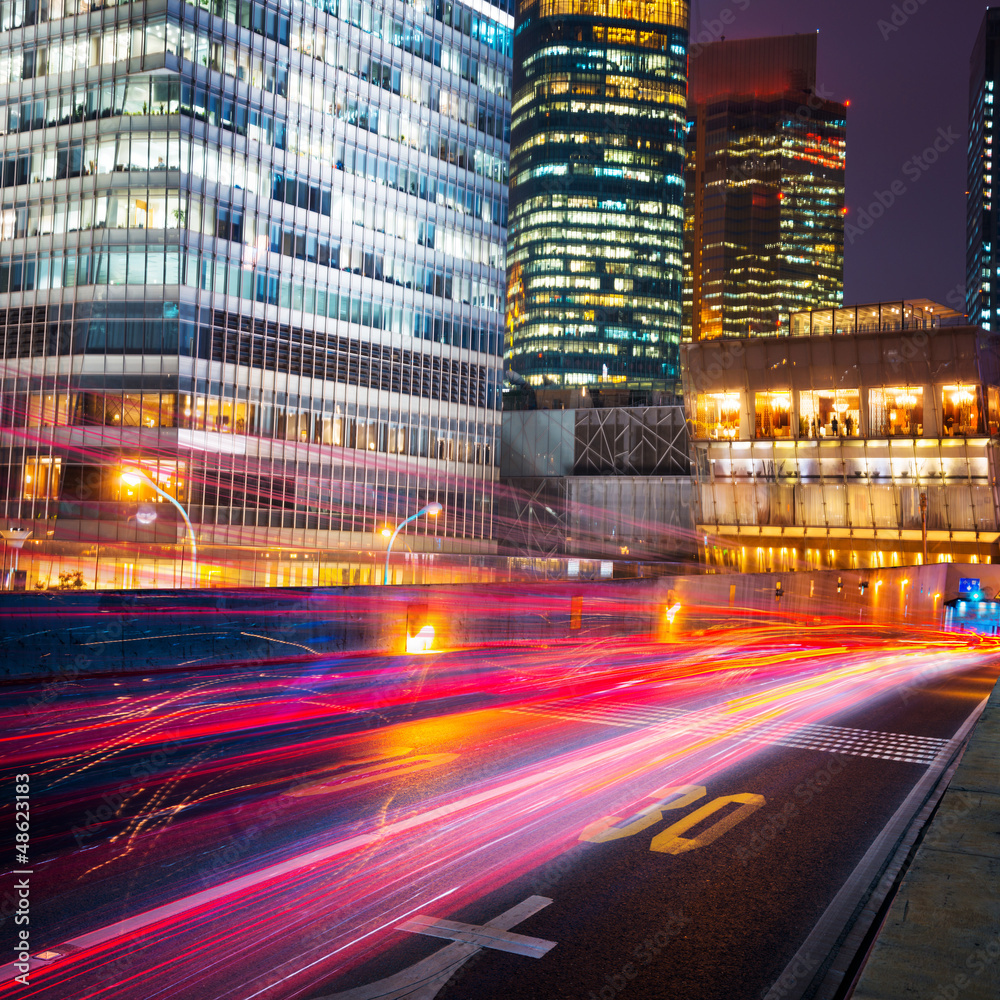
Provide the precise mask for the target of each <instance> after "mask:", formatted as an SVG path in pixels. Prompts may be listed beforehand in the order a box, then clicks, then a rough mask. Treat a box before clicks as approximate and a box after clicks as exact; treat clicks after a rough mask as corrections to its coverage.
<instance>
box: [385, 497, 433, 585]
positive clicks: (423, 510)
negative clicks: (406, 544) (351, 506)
mask: <svg viewBox="0 0 1000 1000" xmlns="http://www.w3.org/2000/svg"><path fill="white" fill-rule="evenodd" d="M442 510H444V508H443V507H442V506H441V504H439V503H438V502H437V501H435V502H434V503H429V504H428V505H427V506H426V507H421V508H420V510H418V511H417V512H416V514H411V515H410V516H409V517H408V518H406V519H405V520H403V521H400V522H399V524H397V525H396V530H395V531H393V532H391V533H390V532H389V529H388V528H383V529H382V534H383V535H388V536H389V545H388V547H387V548H386V550H385V576H384V578H383V580H382V583H383V585H384V586H387V585H388V583H389V555H390V553H391V552H392V543H393V542H394V541H395V540H396V535H398V534H399V532H400V529H401V528H402V527H403V525H404V524H409V523H410V521H415V520H416V519H417V518H418V517H423V515H424V514H427V515H428V516H429V517H437V516H438V514H440V513H441V511H442Z"/></svg>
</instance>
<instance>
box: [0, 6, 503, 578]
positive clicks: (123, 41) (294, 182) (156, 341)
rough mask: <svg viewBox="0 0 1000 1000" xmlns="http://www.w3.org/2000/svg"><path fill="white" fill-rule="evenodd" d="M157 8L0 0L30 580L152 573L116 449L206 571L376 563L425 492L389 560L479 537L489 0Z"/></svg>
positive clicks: (155, 551) (166, 561)
mask: <svg viewBox="0 0 1000 1000" xmlns="http://www.w3.org/2000/svg"><path fill="white" fill-rule="evenodd" d="M157 10H159V11H160V13H156V12H150V9H149V8H147V7H146V6H145V5H141V4H133V3H119V4H117V5H116V4H115V3H114V0H111V2H110V3H101V4H92V3H86V2H84V0H53V2H50V3H48V4H34V3H28V4H25V3H4V4H3V5H2V11H0V85H2V88H3V100H2V102H0V136H2V138H3V150H2V154H0V155H2V158H3V164H2V171H0V187H2V196H3V206H2V215H0V221H2V231H0V240H2V243H0V339H2V340H3V344H4V352H5V353H4V361H3V366H2V371H0V377H2V382H0V392H2V402H3V408H2V414H0V449H2V450H0V480H2V487H0V503H2V510H0V513H2V516H3V517H4V519H5V520H6V521H7V522H8V523H9V524H11V525H16V526H20V527H22V528H24V529H30V530H31V531H32V532H33V537H32V539H31V540H30V541H29V542H28V543H27V545H28V547H27V548H26V549H25V553H24V556H25V558H26V559H28V562H29V563H30V564H31V565H43V564H44V565H48V567H49V570H48V571H46V572H42V571H39V573H38V577H39V579H38V583H39V584H44V583H45V582H46V581H48V582H49V583H51V584H55V583H56V575H57V572H58V571H59V568H60V566H66V567H67V568H69V569H72V568H73V567H79V568H80V570H81V571H82V573H83V577H84V582H85V584H86V586H88V587H93V586H95V585H98V586H102V587H104V586H113V585H118V586H133V585H134V586H139V585H140V584H141V585H143V586H150V585H158V586H174V585H177V584H178V583H179V582H180V580H181V579H182V574H181V573H180V571H179V570H178V569H177V563H178V561H179V559H180V558H181V556H182V553H183V551H184V548H185V537H186V536H185V530H184V526H183V524H180V523H179V522H178V519H177V515H175V513H174V511H173V509H172V505H171V504H169V503H165V502H162V498H160V497H158V496H157V495H155V494H154V493H153V492H152V491H151V490H149V488H148V487H147V486H146V485H145V484H144V483H143V482H139V483H138V484H137V485H131V484H129V483H127V482H125V481H123V480H122V478H121V472H122V469H123V468H125V467H128V466H136V467H138V468H140V469H141V470H143V471H144V473H146V474H148V476H149V477H151V479H152V481H154V482H156V483H158V484H159V485H160V486H161V487H162V488H163V489H164V490H165V491H168V492H169V494H170V495H171V496H173V497H175V498H176V499H177V500H178V501H180V502H181V503H183V504H184V505H185V507H186V509H187V511H188V512H189V513H190V516H191V520H192V521H193V523H194V528H195V532H196V534H197V539H198V554H199V566H200V567H201V569H202V575H201V578H200V582H201V583H202V584H203V585H214V584H221V583H255V582H256V583H258V584H307V583H313V584H315V583H342V582H352V583H353V582H364V580H365V579H366V578H367V579H372V578H374V579H376V580H377V579H380V578H381V577H380V576H374V577H373V574H372V571H371V569H370V567H372V566H374V567H377V566H378V563H379V558H380V557H379V551H378V550H379V549H381V554H382V555H381V558H383V559H384V553H385V539H384V538H383V537H382V535H381V529H382V528H383V527H384V526H385V525H386V524H389V525H395V524H396V523H398V522H399V521H400V520H402V518H403V517H405V516H407V515H409V514H411V513H413V512H415V511H416V510H418V509H420V508H421V507H422V506H423V505H425V504H427V503H428V502H440V503H441V504H442V506H443V511H442V513H441V515H440V516H439V517H437V518H436V519H431V518H421V519H420V520H419V521H417V522H415V523H414V524H412V525H408V526H407V529H406V533H405V534H404V535H403V536H401V537H400V539H399V542H398V543H397V546H396V549H395V550H394V553H395V552H399V553H402V554H403V555H405V550H406V547H408V548H409V549H410V550H412V551H413V552H414V553H415V554H419V553H420V552H440V553H477V552H489V551H492V550H493V549H494V548H495V546H493V544H492V543H491V542H490V538H491V534H492V507H491V505H492V492H493V482H494V479H495V469H496V463H497V449H496V447H495V436H496V434H497V432H498V423H499V410H498V407H499V380H500V374H501V368H500V365H501V362H500V357H501V355H502V350H503V305H502V303H503V297H504V280H505V279H504V270H503V260H504V250H505V242H506V234H505V225H506V214H507V206H506V179H507V178H506V169H507V168H506V163H507V160H508V140H509V120H510V94H509V89H510V73H511V58H510V49H511V32H512V29H513V19H512V17H511V15H510V13H509V12H508V8H507V4H506V0H503V2H502V3H499V4H491V3H488V2H484V0H470V3H469V4H468V5H463V4H461V3H457V2H449V3H447V4H445V3H437V2H435V0H419V2H413V0H410V2H404V0H387V2H385V3H382V2H380V3H378V4H373V3H372V2H370V0H354V2H351V3H348V2H346V0H309V2H302V3H295V4H289V3H288V2H287V0H285V2H283V3H281V4H280V5H279V4H275V3H269V4H265V3H262V2H256V0H254V2H250V0H230V2H229V3H221V2H216V0H212V2H211V3H207V2H203V3H201V4H197V5H196V4H194V3H183V2H179V3H172V4H169V5H162V6H160V7H158V8H157ZM143 546H145V547H143ZM116 547H117V548H116ZM290 549H297V550H300V552H301V556H302V558H301V559H299V560H298V561H296V562H295V563H288V562H283V563H282V565H283V566H284V567H285V569H283V570H282V571H280V572H274V571H272V570H273V568H274V567H275V564H276V563H277V562H281V561H282V556H281V553H282V551H286V550H290ZM365 549H367V550H371V551H369V552H368V555H367V556H365V557H364V558H365V559H367V564H366V566H367V567H368V568H364V567H362V568H363V569H364V571H363V572H361V573H360V575H359V571H358V566H357V562H356V560H354V563H355V565H354V568H353V569H352V568H351V563H352V560H353V557H352V556H351V553H356V552H358V551H360V550H365ZM44 552H50V553H51V558H50V559H49V562H48V563H47V564H45V561H44V558H42V554H43V553H44ZM310 552H311V553H313V554H312V555H309V553H310ZM32 553H34V555H32ZM324 553H325V555H324ZM298 554H299V553H296V555H298ZM29 556H30V558H29ZM292 558H295V556H292ZM266 560H267V561H266ZM307 560H308V561H309V566H308V567H306V566H305V562H306V561H307ZM22 565H24V561H23V560H22ZM289 567H291V568H293V569H294V572H290V571H288V572H286V571H285V570H288V568H289ZM321 567H323V568H322V571H321ZM307 569H308V572H306V570H307ZM366 574H367V577H366ZM35 582H36V581H35V580H34V579H29V580H28V586H29V587H30V586H34V585H35Z"/></svg>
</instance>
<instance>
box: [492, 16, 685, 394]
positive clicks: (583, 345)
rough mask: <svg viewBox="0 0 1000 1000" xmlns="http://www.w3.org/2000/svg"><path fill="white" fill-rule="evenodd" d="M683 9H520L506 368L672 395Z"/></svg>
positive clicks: (531, 378) (677, 311)
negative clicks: (612, 383)
mask: <svg viewBox="0 0 1000 1000" xmlns="http://www.w3.org/2000/svg"><path fill="white" fill-rule="evenodd" d="M687 37H688V4H687V2H686V0H520V2H519V6H518V12H517V28H516V32H515V37H514V50H515V58H514V96H513V110H512V118H511V174H510V183H511V189H510V197H511V215H510V223H509V236H508V248H507V310H508V332H509V336H510V340H509V344H508V353H507V359H508V363H509V365H510V367H511V368H512V369H513V370H514V371H515V372H517V373H518V374H519V375H521V376H522V377H524V378H525V379H526V380H527V381H528V382H529V383H530V384H532V385H555V386H587V385H592V384H595V383H599V382H608V383H611V382H614V383H623V384H625V385H626V386H629V387H635V388H649V389H660V390H663V389H666V390H667V391H669V392H674V391H676V390H679V368H678V344H679V340H680V328H681V302H680V299H681V229H682V222H683V220H682V211H683V204H682V203H683V169H684V122H685V119H684V107H685V100H686V86H685V64H686V59H687V56H686V53H687Z"/></svg>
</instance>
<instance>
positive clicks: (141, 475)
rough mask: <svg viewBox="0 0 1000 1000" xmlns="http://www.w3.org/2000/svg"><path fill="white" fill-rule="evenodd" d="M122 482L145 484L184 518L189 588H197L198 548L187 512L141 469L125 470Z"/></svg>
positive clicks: (133, 484)
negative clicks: (189, 562) (189, 546)
mask: <svg viewBox="0 0 1000 1000" xmlns="http://www.w3.org/2000/svg"><path fill="white" fill-rule="evenodd" d="M122 482H123V483H126V484H127V485H129V486H138V485H139V483H145V484H146V485H147V486H148V487H149V488H150V489H152V490H153V491H154V492H155V493H157V494H159V495H160V496H161V497H163V499H164V500H169V501H170V502H171V503H172V504H173V505H174V506H175V507H176V508H177V509H178V510H179V511H180V515H181V517H183V518H184V523H185V524H186V525H187V530H188V541H189V542H190V543H191V586H192V587H197V586H198V546H197V544H196V543H195V538H194V528H193V527H192V526H191V520H190V518H189V517H188V516H187V511H186V510H185V509H184V508H183V507H182V506H181V505H180V504H179V503H178V502H177V501H176V500H175V499H174V498H173V497H172V496H171V495H170V494H169V493H167V492H165V491H164V490H161V489H160V487H159V486H157V485H156V483H154V482H153V480H152V479H150V478H149V476H147V475H146V473H145V472H143V471H142V469H134V468H133V469H126V470H125V471H124V472H123V473H122Z"/></svg>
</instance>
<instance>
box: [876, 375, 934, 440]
mask: <svg viewBox="0 0 1000 1000" xmlns="http://www.w3.org/2000/svg"><path fill="white" fill-rule="evenodd" d="M868 416H869V419H870V420H871V431H870V433H871V434H872V435H873V436H881V435H883V434H885V435H887V436H900V435H901V436H903V437H907V436H915V437H919V436H921V435H922V434H923V433H924V390H923V387H922V386H915V387H913V386H894V387H889V388H884V389H872V390H870V391H869V393H868Z"/></svg>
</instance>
